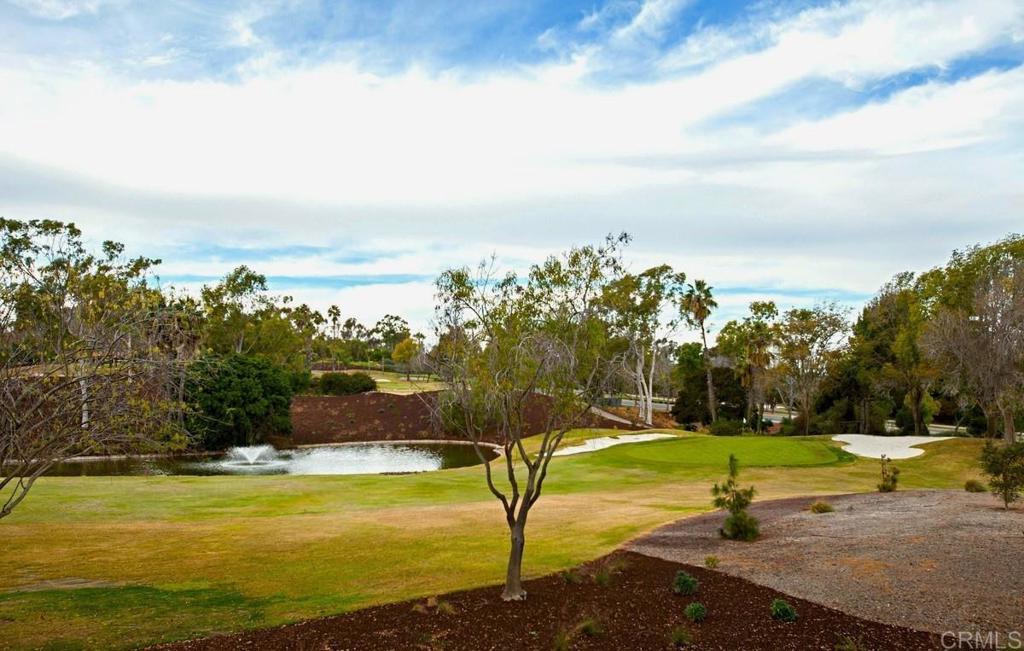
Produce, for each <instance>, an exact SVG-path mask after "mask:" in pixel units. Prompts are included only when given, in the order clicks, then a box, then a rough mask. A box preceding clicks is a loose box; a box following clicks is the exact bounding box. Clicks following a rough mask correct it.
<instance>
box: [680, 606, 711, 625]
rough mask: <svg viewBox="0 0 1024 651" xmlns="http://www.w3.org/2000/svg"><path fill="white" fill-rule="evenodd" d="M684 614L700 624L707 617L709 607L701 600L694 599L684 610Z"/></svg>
mask: <svg viewBox="0 0 1024 651" xmlns="http://www.w3.org/2000/svg"><path fill="white" fill-rule="evenodd" d="M683 614H684V615H686V619H688V620H690V621H691V622H693V623H694V624H700V623H701V622H703V621H704V620H705V619H706V618H707V616H708V609H707V608H705V607H704V604H702V603H700V602H699V601H694V602H693V603H691V604H690V605H689V606H687V607H686V608H685V609H684V610H683Z"/></svg>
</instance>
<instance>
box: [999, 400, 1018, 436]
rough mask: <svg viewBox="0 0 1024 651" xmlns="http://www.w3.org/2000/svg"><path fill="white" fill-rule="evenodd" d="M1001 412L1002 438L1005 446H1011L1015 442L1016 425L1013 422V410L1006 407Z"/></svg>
mask: <svg viewBox="0 0 1024 651" xmlns="http://www.w3.org/2000/svg"><path fill="white" fill-rule="evenodd" d="M1002 412H1003V438H1004V439H1005V440H1006V444H1007V445H1013V444H1014V443H1016V442H1017V431H1016V429H1017V425H1016V423H1014V422H1013V408H1012V407H1007V408H1005V409H1003V410H1002Z"/></svg>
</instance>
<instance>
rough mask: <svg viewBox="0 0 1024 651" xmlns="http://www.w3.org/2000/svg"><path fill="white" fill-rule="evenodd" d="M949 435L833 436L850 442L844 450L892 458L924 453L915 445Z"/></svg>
mask: <svg viewBox="0 0 1024 651" xmlns="http://www.w3.org/2000/svg"><path fill="white" fill-rule="evenodd" d="M950 438H951V437H949V436H871V435H868V434H840V435H839V436H833V437H832V440H833V441H842V442H843V443H848V445H846V446H845V447H843V449H844V450H846V451H847V452H849V453H850V454H856V455H857V456H859V457H870V458H872V459H880V458H881V457H882V455H883V454H884V455H885V456H887V457H889V458H890V459H910V458H911V457H917V456H920V455H922V454H924V450H922V449H921V448H917V447H912V446H915V445H924V444H925V443H934V442H935V441H946V440H949V439H950Z"/></svg>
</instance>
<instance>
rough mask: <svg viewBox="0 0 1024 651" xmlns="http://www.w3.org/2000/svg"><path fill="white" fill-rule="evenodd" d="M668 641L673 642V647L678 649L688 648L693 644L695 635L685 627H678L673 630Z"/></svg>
mask: <svg viewBox="0 0 1024 651" xmlns="http://www.w3.org/2000/svg"><path fill="white" fill-rule="evenodd" d="M668 639H669V640H670V641H671V642H672V646H674V647H675V648H677V649H682V648H683V647H688V646H690V645H691V644H693V635H691V634H690V629H688V628H686V627H685V626H676V627H675V628H673V629H672V632H671V633H670V634H669V636H668Z"/></svg>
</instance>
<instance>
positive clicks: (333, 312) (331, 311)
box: [327, 305, 341, 339]
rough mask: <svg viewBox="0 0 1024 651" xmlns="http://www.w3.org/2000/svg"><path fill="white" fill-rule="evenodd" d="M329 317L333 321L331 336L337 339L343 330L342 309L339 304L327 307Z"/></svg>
mask: <svg viewBox="0 0 1024 651" xmlns="http://www.w3.org/2000/svg"><path fill="white" fill-rule="evenodd" d="M327 319H328V321H330V323H331V338H332V339H337V338H338V333H339V332H340V331H341V309H340V308H339V307H338V306H337V305H332V306H330V307H329V308H327Z"/></svg>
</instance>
